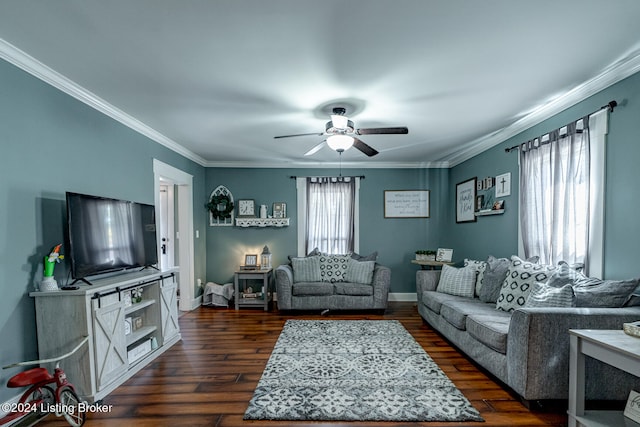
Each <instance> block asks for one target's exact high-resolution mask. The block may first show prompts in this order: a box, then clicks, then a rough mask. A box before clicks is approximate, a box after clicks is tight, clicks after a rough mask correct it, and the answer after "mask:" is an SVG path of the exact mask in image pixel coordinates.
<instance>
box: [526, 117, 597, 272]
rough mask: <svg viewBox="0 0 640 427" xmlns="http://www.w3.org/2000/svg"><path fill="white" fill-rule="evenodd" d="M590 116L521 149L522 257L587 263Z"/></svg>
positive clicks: (547, 260)
mask: <svg viewBox="0 0 640 427" xmlns="http://www.w3.org/2000/svg"><path fill="white" fill-rule="evenodd" d="M588 123H589V121H588V117H585V118H583V119H580V120H578V121H577V122H575V123H571V124H569V125H567V126H566V127H564V128H561V129H557V130H555V131H553V132H550V133H549V134H548V135H545V136H544V137H541V138H536V139H534V140H531V141H528V142H526V143H524V144H522V145H521V146H520V209H521V215H520V227H521V232H522V243H523V248H524V256H525V257H527V258H528V257H531V256H536V255H537V256H539V257H540V263H544V264H556V263H557V262H558V261H566V262H567V263H569V264H576V263H583V264H585V265H586V262H587V260H588V258H587V250H588V247H589V225H590V204H589V201H590V182H589V176H590V146H589V131H588Z"/></svg>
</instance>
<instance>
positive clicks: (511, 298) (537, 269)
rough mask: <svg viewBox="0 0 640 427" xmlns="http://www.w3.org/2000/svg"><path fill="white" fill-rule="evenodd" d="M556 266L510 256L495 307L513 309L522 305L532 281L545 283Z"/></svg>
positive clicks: (506, 309) (504, 309) (503, 309)
mask: <svg viewBox="0 0 640 427" xmlns="http://www.w3.org/2000/svg"><path fill="white" fill-rule="evenodd" d="M555 269H556V267H554V266H552V265H542V264H534V263H532V262H529V261H524V260H522V259H520V258H519V257H517V256H515V255H514V256H512V257H511V266H510V267H509V271H508V272H507V277H506V278H505V279H504V282H502V287H501V288H500V295H499V296H498V301H497V302H496V308H497V309H498V310H502V311H513V310H515V309H516V308H520V307H524V305H525V303H526V302H527V298H528V297H529V294H530V293H531V288H532V287H533V284H534V283H537V282H540V283H545V282H546V281H547V280H548V279H549V277H550V276H551V274H552V273H553V272H554V271H555Z"/></svg>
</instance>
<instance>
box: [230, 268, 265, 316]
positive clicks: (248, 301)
mask: <svg viewBox="0 0 640 427" xmlns="http://www.w3.org/2000/svg"><path fill="white" fill-rule="evenodd" d="M272 276H273V268H270V269H268V270H237V271H236V272H235V273H234V277H233V289H234V295H235V306H236V310H238V309H239V308H240V307H241V306H243V307H246V306H249V307H264V311H269V303H270V302H271V299H272V297H273V293H272V292H271V289H270V284H271V277H272ZM241 280H244V283H243V287H242V290H243V291H244V290H246V289H247V280H260V281H262V289H259V290H258V291H262V297H259V298H243V294H244V292H240V281H241Z"/></svg>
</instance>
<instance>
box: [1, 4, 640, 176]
mask: <svg viewBox="0 0 640 427" xmlns="http://www.w3.org/2000/svg"><path fill="white" fill-rule="evenodd" d="M638 22H640V1H637V0H609V1H603V0H597V1H594V0H536V1H514V0H482V1H480V0H475V1H472V0H396V1H386V0H348V1H347V0H269V1H266V0H233V1H232V0H227V1H223V0H135V1H131V0H108V1H106V0H57V1H50V0H3V1H2V3H0V39H1V40H0V58H4V59H7V60H8V61H9V62H12V63H14V64H16V65H18V66H20V67H21V68H23V69H25V70H27V71H29V72H31V73H32V74H35V75H37V76H38V77H40V78H42V79H43V80H45V81H47V82H49V83H51V84H53V85H54V86H56V87H59V88H60V89H62V90H64V91H66V92H68V93H70V94H71V95H73V96H75V97H77V98H79V99H82V100H83V101H84V102H86V103H87V104H89V105H92V106H93V107H95V108H97V109H98V110H100V111H103V112H105V113H106V114H109V115H110V116H112V117H114V118H116V119H117V120H120V121H121V122H123V123H125V124H126V125H128V126H130V127H132V128H133V129H135V130H137V131H139V132H141V133H143V134H145V135H147V136H149V137H151V138H153V139H154V140H156V141H158V142H159V143H161V144H164V145H166V146H168V147H170V148H172V149H174V150H175V151H177V152H180V153H181V154H184V155H185V156H187V157H189V158H191V159H193V160H194V161H196V162H198V163H199V164H202V165H204V166H238V167H243V166H253V167H256V166H264V167H280V166H283V165H286V166H307V167H320V166H327V165H332V164H337V163H338V160H339V156H338V154H337V153H336V152H334V151H332V150H330V149H329V148H328V147H325V148H323V149H321V150H320V151H319V152H317V153H316V154H314V155H313V156H308V157H305V156H304V155H303V154H304V153H305V152H306V151H307V150H309V149H310V148H312V147H313V146H314V145H316V144H318V143H319V142H320V141H322V140H323V137H321V136H303V137H297V138H287V139H274V138H273V137H274V136H276V135H286V134H298V133H308V132H318V133H320V132H322V131H323V130H324V126H325V123H326V122H327V121H328V120H329V117H328V116H327V115H326V112H323V111H322V110H323V107H326V106H327V105H333V104H344V105H347V106H348V108H347V115H348V116H349V117H350V118H351V119H352V120H353V121H354V122H355V124H356V127H357V128H366V127H380V126H384V127H386V126H407V127H408V128H409V134H408V135H366V136H362V137H361V139H362V140H363V141H364V142H366V143H367V144H369V145H370V146H372V147H374V148H375V149H377V150H378V151H379V152H380V154H378V155H377V156H375V157H371V158H368V157H366V156H365V155H363V154H362V153H361V152H359V151H357V150H355V149H351V150H348V151H346V152H345V153H344V154H343V155H342V158H341V159H340V160H341V162H342V165H343V166H348V165H354V166H356V165H357V166H362V167H413V166H416V167H423V166H436V167H437V166H440V167H447V166H452V165H455V164H458V163H460V162H461V161H463V160H465V159H467V158H469V157H471V156H473V155H475V154H477V153H479V152H481V151H483V150H485V149H487V148H489V147H490V146H493V145H495V144H497V143H499V142H501V141H503V140H505V139H506V138H508V137H510V136H513V135H515V134H517V133H518V132H519V131H522V130H524V129H526V128H527V127H530V126H531V125H533V124H535V123H538V122H540V121H541V120H543V119H545V118H547V117H549V116H551V115H553V114H555V113H557V112H559V111H561V110H562V109H564V108H566V107H568V106H570V105H573V104H575V103H576V102H578V101H580V100H582V99H584V98H586V97H587V96H589V95H592V94H593V93H595V92H597V91H599V90H601V89H603V88H604V87H606V86H608V85H610V84H612V83H615V82H616V81H619V80H620V79H622V78H624V77H627V76H628V75H630V74H632V73H634V72H636V71H638V70H640V50H639V49H640V32H638ZM325 109H326V108H325Z"/></svg>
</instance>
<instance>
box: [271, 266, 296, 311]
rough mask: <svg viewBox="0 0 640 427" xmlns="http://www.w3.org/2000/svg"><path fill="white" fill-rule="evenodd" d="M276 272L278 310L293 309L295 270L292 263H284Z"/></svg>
mask: <svg viewBox="0 0 640 427" xmlns="http://www.w3.org/2000/svg"><path fill="white" fill-rule="evenodd" d="M275 273H276V292H277V296H278V310H291V295H292V286H293V270H292V268H291V266H290V265H286V264H283V265H280V266H278V267H277V268H276V271H275Z"/></svg>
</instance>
